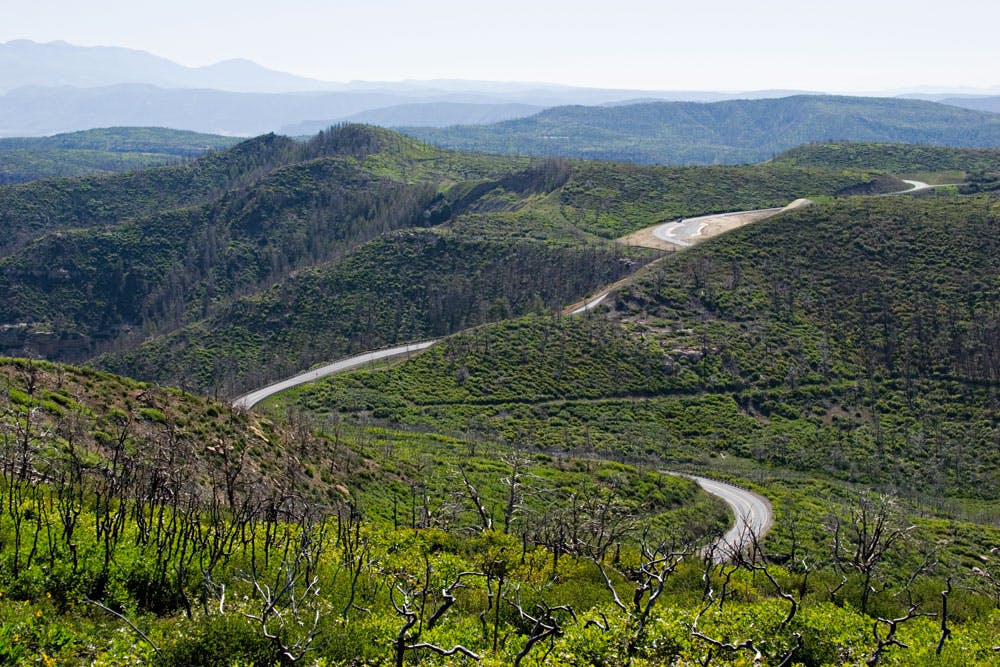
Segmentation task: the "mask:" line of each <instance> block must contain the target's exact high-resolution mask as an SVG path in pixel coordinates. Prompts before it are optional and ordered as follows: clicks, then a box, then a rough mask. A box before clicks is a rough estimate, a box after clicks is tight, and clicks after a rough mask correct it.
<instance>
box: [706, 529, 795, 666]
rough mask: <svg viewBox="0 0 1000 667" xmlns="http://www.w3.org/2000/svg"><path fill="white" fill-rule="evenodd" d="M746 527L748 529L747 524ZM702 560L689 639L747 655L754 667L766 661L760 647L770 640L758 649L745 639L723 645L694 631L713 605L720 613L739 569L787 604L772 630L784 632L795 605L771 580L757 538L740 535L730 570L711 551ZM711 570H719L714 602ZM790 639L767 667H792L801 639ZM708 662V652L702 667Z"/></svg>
mask: <svg viewBox="0 0 1000 667" xmlns="http://www.w3.org/2000/svg"><path fill="white" fill-rule="evenodd" d="M747 525H748V526H749V522H748V523H747ZM703 556H704V558H705V570H704V573H703V575H702V577H703V580H704V582H705V604H704V606H702V608H701V609H700V610H699V611H698V614H697V615H696V616H695V618H694V621H693V622H692V624H691V636H692V637H695V638H697V639H700V640H702V641H704V642H706V643H708V644H711V646H712V647H713V648H717V649H723V650H726V651H731V652H738V651H748V652H750V653H752V654H753V656H754V657H753V662H754V664H761V663H762V662H763V661H764V659H765V657H766V656H765V655H764V652H763V650H762V649H761V646H762V645H766V644H767V643H768V640H770V639H771V638H770V637H767V636H765V637H763V638H761V641H760V642H759V644H760V645H758V642H757V641H756V640H754V639H753V638H748V639H745V640H744V641H742V642H739V643H736V642H724V641H721V640H719V639H715V638H713V637H710V636H708V635H707V634H705V633H704V632H702V631H701V630H699V629H698V623H699V622H700V621H701V618H702V616H704V615H705V613H706V612H707V611H708V610H709V609H711V608H712V607H713V606H714V605H715V604H716V602H718V605H719V610H720V611H721V610H722V607H723V605H724V604H725V601H726V596H727V595H728V587H729V581H730V578H731V577H732V575H733V574H734V573H735V572H736V571H737V570H740V569H743V570H747V571H749V572H754V573H756V572H760V573H762V574H763V575H764V577H765V578H766V579H767V580H768V582H770V584H771V586H773V587H774V591H775V594H776V595H777V596H778V597H780V598H781V599H782V600H784V601H786V602H788V604H789V608H788V612H787V613H786V614H785V618H784V619H782V621H781V622H780V623H779V624H778V627H777V628H776V630H777V631H778V632H782V631H784V630H786V629H787V628H788V626H789V625H790V624H791V622H792V619H794V618H795V614H796V612H797V611H798V608H799V603H798V601H796V600H795V597H794V596H793V595H792V594H791V593H788V592H787V591H785V590H784V588H783V587H782V586H781V584H780V583H779V582H778V580H777V579H776V578H775V576H774V574H773V573H772V572H771V570H770V568H769V566H768V563H767V556H766V554H765V553H764V548H763V545H762V544H761V542H760V537H759V536H758V535H757V533H756V532H755V531H754V530H752V529H750V528H749V527H748V528H747V529H746V530H745V531H744V533H743V536H742V539H741V540H740V544H739V548H735V549H733V550H732V554H731V559H732V563H733V564H732V566H731V567H728V568H727V567H726V565H725V562H724V561H723V562H719V560H720V559H719V558H718V557H717V555H716V554H715V553H714V550H708V551H706V552H704V553H703ZM715 567H718V568H720V570H721V572H722V589H721V596H720V597H718V598H716V596H715V591H714V588H713V587H712V585H711V574H712V570H713V569H714V568H715ZM792 637H794V638H795V644H794V645H793V646H791V647H790V648H789V649H788V650H787V651H786V652H785V653H784V655H781V656H777V657H775V658H773V660H771V661H770V662H769V663H768V664H775V665H778V667H788V666H789V665H791V664H792V660H793V659H794V657H795V654H796V653H798V652H799V651H800V650H801V649H802V647H803V642H802V635H801V634H800V633H798V632H793V633H792ZM711 660H712V651H711V649H710V650H709V654H708V657H707V658H706V660H705V662H704V663H703V664H705V665H708V664H709V663H710V662H711Z"/></svg>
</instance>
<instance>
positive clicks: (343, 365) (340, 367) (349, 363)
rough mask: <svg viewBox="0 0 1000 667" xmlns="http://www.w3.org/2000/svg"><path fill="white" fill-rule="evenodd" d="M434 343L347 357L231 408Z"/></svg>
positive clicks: (258, 391)
mask: <svg viewBox="0 0 1000 667" xmlns="http://www.w3.org/2000/svg"><path fill="white" fill-rule="evenodd" d="M436 342H437V341H436V340H425V341H423V342H422V343H410V344H409V345H399V346H397V347H390V348H388V349H386V350H376V351H375V352H365V353H364V354H357V355H354V356H353V357H347V358H346V359H341V360H340V361H335V362H333V363H332V364H327V365H326V366H320V367H319V368H314V369H312V370H310V371H306V372H305V373H299V374H298V375H295V376H293V377H290V378H288V379H287V380H281V381H280V382H275V383H274V384H269V385H267V386H266V387H262V388H261V389H256V390H254V391H251V392H250V393H247V394H243V395H242V396H238V397H237V398H235V399H233V406H234V407H237V408H244V409H250V408H252V407H253V406H255V405H257V404H258V403H260V402H261V401H263V400H264V399H265V398H267V397H268V396H272V395H274V394H277V393H278V392H279V391H284V390H285V389H289V388H290V387H294V386H296V385H300V384H305V383H306V382H312V381H313V380H318V379H319V378H321V377H326V376H327V375H333V374H334V373H340V372H342V371H346V370H350V369H352V368H357V367H358V366H364V365H365V364H370V363H371V362H373V361H381V360H384V359H392V358H394V357H402V356H404V355H407V354H412V353H414V352H419V351H420V350H424V349H427V348H428V347H430V346H431V345H433V344H434V343H436Z"/></svg>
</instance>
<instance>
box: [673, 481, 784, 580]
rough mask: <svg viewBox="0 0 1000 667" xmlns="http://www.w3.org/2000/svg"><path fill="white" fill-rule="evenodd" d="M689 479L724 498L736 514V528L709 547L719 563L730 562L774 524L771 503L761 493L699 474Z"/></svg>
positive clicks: (732, 528)
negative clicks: (752, 539)
mask: <svg viewBox="0 0 1000 667" xmlns="http://www.w3.org/2000/svg"><path fill="white" fill-rule="evenodd" d="M685 477H688V478H689V479H693V480H694V481H695V482H697V483H698V486H700V487H701V488H702V489H703V490H704V491H705V492H706V493H711V494H712V495H713V496H718V497H719V498H722V500H724V501H725V503H726V504H727V505H729V508H730V509H731V510H732V511H733V516H734V517H735V521H734V522H733V526H732V527H731V528H730V529H729V530H727V531H726V534H725V535H723V536H722V537H721V538H719V540H718V541H717V542H715V544H712V545H710V546H709V547H706V551H708V550H711V553H712V557H713V558H714V559H715V562H716V563H724V562H726V561H728V560H730V559H731V558H732V557H733V556H734V555H735V554H736V553H738V552H740V551H743V550H744V549H745V548H746V547H747V542H748V540H749V538H750V536H751V535H754V536H756V537H758V538H759V537H763V536H764V535H765V534H766V533H767V531H768V530H770V528H771V526H772V525H774V513H773V512H772V511H771V503H770V501H768V499H767V498H765V497H764V496H762V495H760V494H759V493H754V492H753V491H748V490H746V489H741V488H740V487H738V486H733V485H732V484H726V483H725V482H720V481H718V480H715V479H709V478H707V477H699V476H697V475H685Z"/></svg>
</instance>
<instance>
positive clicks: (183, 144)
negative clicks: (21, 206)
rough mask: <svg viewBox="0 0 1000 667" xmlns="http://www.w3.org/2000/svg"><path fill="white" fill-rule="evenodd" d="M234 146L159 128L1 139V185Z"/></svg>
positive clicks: (117, 168) (144, 164)
mask: <svg viewBox="0 0 1000 667" xmlns="http://www.w3.org/2000/svg"><path fill="white" fill-rule="evenodd" d="M239 141H241V140H240V139H237V138H233V137H221V136H217V135H212V134H199V133H197V132H185V131H181V130H169V129H166V128H158V127H113V128H105V129H97V130H86V131H82V132H70V133H67V134H56V135H53V136H51V137H37V138H36V137H32V138H0V185H8V184H12V183H26V182H28V181H33V180H37V179H40V178H56V177H59V178H67V177H76V176H93V175H99V174H107V173H112V172H119V171H131V170H134V169H142V168H147V167H156V166H161V165H167V164H173V163H177V162H181V161H183V160H184V159H188V158H192V157H195V156H197V155H201V154H202V153H206V152H208V151H212V150H220V149H224V148H229V147H230V146H232V145H234V144H236V143H238V142H239Z"/></svg>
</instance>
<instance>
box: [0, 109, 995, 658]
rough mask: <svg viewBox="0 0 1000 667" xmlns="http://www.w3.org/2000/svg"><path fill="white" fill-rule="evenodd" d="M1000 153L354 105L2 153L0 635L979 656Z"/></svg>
mask: <svg viewBox="0 0 1000 667" xmlns="http://www.w3.org/2000/svg"><path fill="white" fill-rule="evenodd" d="M872 156H880V157H881V160H882V163H878V162H877V161H874V162H872V163H871V164H869V163H867V160H868V159H869V158H872ZM994 161H996V162H1000V159H998V158H997V151H988V150H979V149H975V150H973V149H952V148H933V147H928V146H909V147H907V146H901V145H893V147H892V148H889V149H886V150H885V151H883V150H881V149H880V148H879V147H877V146H872V145H867V144H812V145H806V146H802V147H799V148H796V149H794V150H792V151H789V153H788V154H787V155H778V156H776V157H775V158H774V159H772V160H770V161H768V162H766V163H763V164H758V165H747V166H710V167H669V166H642V165H635V164H625V163H605V162H595V161H587V160H578V159H562V158H552V157H548V158H544V157H539V158H528V157H507V156H499V155H482V154H473V153H458V152H452V151H450V150H444V149H439V148H434V147H432V146H429V145H427V144H422V143H419V142H417V141H414V140H412V139H409V138H406V137H404V136H402V135H399V134H395V133H392V132H389V131H386V130H382V129H378V128H372V127H368V126H357V125H345V126H341V127H334V128H330V129H329V130H325V131H323V132H321V133H320V134H319V135H316V136H315V137H312V138H310V139H308V140H306V141H293V140H291V139H288V138H286V137H280V136H276V135H265V136H262V137H258V138H256V139H251V140H248V141H245V142H240V143H237V144H236V145H234V146H233V147H232V148H228V149H218V150H215V151H213V152H211V153H209V154H207V155H204V156H201V157H196V158H194V159H192V160H189V161H186V162H184V163H182V164H175V165H169V166H163V167H158V168H156V169H152V170H138V171H129V172H126V173H122V174H113V175H107V176H87V177H82V178H77V179H66V180H48V179H39V180H36V181H32V182H29V183H24V184H18V185H9V186H3V187H0V219H2V222H3V224H4V225H5V226H6V227H5V228H6V229H7V230H8V232H9V233H8V235H7V236H6V240H5V241H3V242H2V243H0V284H2V285H3V286H4V288H5V292H4V295H3V297H2V299H0V315H2V320H3V322H4V323H5V324H6V325H7V326H8V329H7V330H5V337H4V338H3V339H2V341H3V343H4V344H5V345H7V347H6V348H5V349H6V350H7V352H8V353H13V354H15V355H17V356H18V357H24V356H29V355H44V356H46V357H49V358H50V360H48V361H41V360H35V361H32V360H28V359H24V358H18V359H7V360H5V361H4V363H3V365H0V373H2V377H3V378H4V381H5V387H6V391H5V392H0V408H2V413H0V435H2V437H0V447H2V451H0V454H2V458H0V462H2V466H0V472H2V480H0V482H2V489H3V493H4V496H5V503H4V507H3V510H2V511H0V540H2V542H0V544H2V546H3V549H2V550H0V592H2V594H3V595H2V596H0V638H2V639H3V640H4V641H3V642H0V656H2V659H3V660H4V661H7V662H11V663H14V664H17V663H19V662H24V661H26V660H30V659H32V657H33V656H35V655H42V656H45V659H46V660H48V659H51V660H56V661H58V662H60V663H67V664H86V663H94V662H101V661H104V662H105V663H108V664H121V663H124V662H136V663H139V662H141V663H148V664H157V665H193V664H226V665H228V664H260V665H272V664H292V663H300V664H301V663H305V664H315V665H334V664H337V665H360V664H396V665H403V664H457V663H459V662H461V663H463V664H464V663H468V664H474V663H477V662H478V663H479V664H484V665H501V664H524V665H528V664H535V665H541V664H550V665H579V664H588V665H603V664H633V665H653V664H657V665H659V664H676V665H684V664H706V663H711V664H732V665H741V664H751V663H757V664H773V665H790V664H807V665H824V664H865V663H867V664H885V665H894V664H895V665H941V664H944V665H949V664H954V665H959V664H995V661H996V656H997V655H998V654H997V652H996V650H995V648H994V647H995V644H996V642H995V639H994V638H995V637H996V636H997V632H998V628H1000V626H998V625H997V623H998V621H1000V612H998V611H997V609H998V607H997V603H996V601H997V599H998V598H997V590H998V589H997V588H996V587H995V582H996V581H997V580H998V579H1000V570H998V569H997V568H998V562H1000V561H998V560H997V557H996V554H995V552H993V551H991V549H995V548H996V546H997V545H998V544H1000V527H998V523H997V521H998V517H1000V478H998V477H997V470H1000V460H998V458H997V456H998V454H997V449H996V443H997V441H998V440H997V438H998V437H1000V436H998V433H1000V431H998V428H1000V424H998V418H997V415H998V414H1000V412H998V405H1000V403H998V400H1000V394H998V392H997V387H998V382H1000V366H998V365H997V360H998V359H997V356H996V350H997V349H1000V344H998V341H997V338H996V337H997V332H998V331H1000V328H998V324H997V313H998V310H997V304H998V303H1000V283H998V279H1000V278H998V276H1000V267H998V266H997V261H998V259H997V258H998V257H1000V251H998V248H997V247H996V245H997V242H998V241H1000V235H998V233H997V219H998V211H1000V209H998V204H997V202H996V198H995V194H994V193H993V192H992V190H991V185H990V184H991V183H992V180H991V179H992V176H991V174H992V173H993V171H994ZM887 165H888V166H890V167H891V168H887ZM959 172H960V173H959ZM925 183H930V184H933V185H935V186H936V187H922V184H925ZM883 195H893V196H883ZM789 202H792V203H791V204H789ZM678 221H680V222H678ZM42 341H45V342H46V343H45V345H44V346H43V344H42ZM331 360H339V361H333V362H332V363H331ZM65 362H73V363H74V364H78V365H75V366H70V365H65ZM112 373H114V374H112ZM129 378H135V379H129ZM282 378H287V379H285V380H282ZM168 387H178V388H176V389H173V388H168ZM668 471H669V472H668ZM772 524H773V525H772ZM713 545H714V546H713ZM737 545H738V548H737ZM864 550H867V553H868V556H867V557H864V558H863V557H861V556H859V555H858V554H859V553H861V552H862V551H864ZM873 628H874V632H873ZM945 630H947V632H945ZM890 632H892V633H898V634H893V635H891V636H892V637H898V638H899V642H900V644H905V647H904V646H901V645H897V644H890V643H886V642H885V641H884V640H885V638H886V637H888V636H890V635H888V634H887V633H890ZM970 660H971V661H972V662H971V663H970V662H969V661H970Z"/></svg>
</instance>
